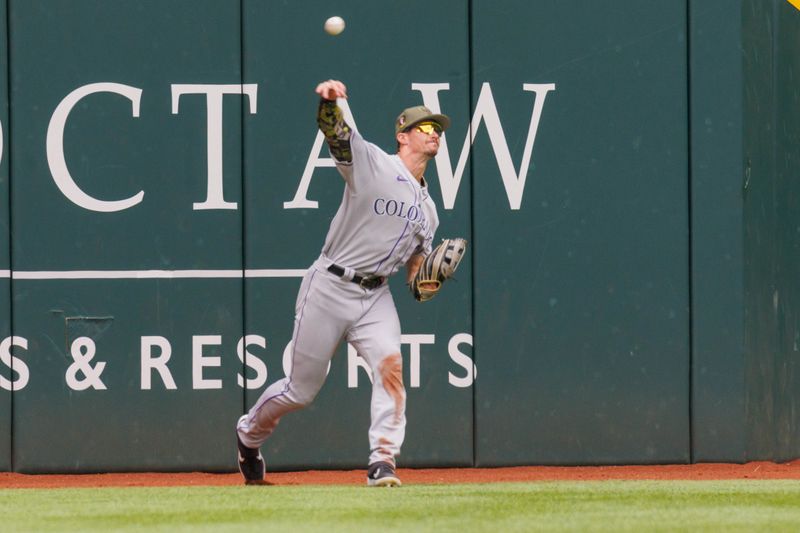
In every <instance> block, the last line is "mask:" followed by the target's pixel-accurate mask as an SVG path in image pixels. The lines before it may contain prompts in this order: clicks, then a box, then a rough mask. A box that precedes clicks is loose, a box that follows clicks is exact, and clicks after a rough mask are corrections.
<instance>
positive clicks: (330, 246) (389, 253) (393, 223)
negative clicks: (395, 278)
mask: <svg viewBox="0 0 800 533" xmlns="http://www.w3.org/2000/svg"><path fill="white" fill-rule="evenodd" d="M350 148H351V150H352V162H346V161H338V160H336V158H334V161H335V162H336V168H337V169H338V170H339V173H340V174H341V175H342V177H343V178H344V180H345V188H344V193H343V195H342V203H341V205H340V206H339V210H338V211H337V213H336V216H335V217H334V218H333V221H332V222H331V225H330V229H329V230H328V235H327V237H326V238H325V245H324V246H323V248H322V254H323V256H325V257H326V258H328V259H329V260H331V261H333V262H334V263H336V264H337V265H339V266H341V267H346V268H352V269H354V270H355V271H357V272H359V273H361V274H367V275H372V274H374V275H377V276H389V275H391V274H394V273H395V272H397V271H398V270H399V269H400V267H402V266H403V265H404V264H405V263H406V261H408V259H409V258H410V257H411V256H412V255H413V254H415V253H423V254H425V255H427V254H429V253H430V252H431V246H432V243H433V235H434V233H435V232H436V228H437V227H438V226H439V216H438V215H437V213H436V206H435V204H434V203H433V200H432V199H431V197H430V195H429V194H428V187H427V185H421V184H420V183H419V182H418V181H417V180H416V179H415V178H414V176H413V175H412V174H411V172H409V170H408V169H407V168H406V166H405V164H404V163H403V161H402V160H401V159H400V156H398V155H396V154H394V155H389V154H387V153H386V152H384V151H383V150H381V149H380V148H378V147H377V146H375V145H374V144H372V143H369V142H367V141H365V140H364V138H363V137H361V135H360V134H359V133H358V132H356V131H353V132H352V135H351V137H350Z"/></svg>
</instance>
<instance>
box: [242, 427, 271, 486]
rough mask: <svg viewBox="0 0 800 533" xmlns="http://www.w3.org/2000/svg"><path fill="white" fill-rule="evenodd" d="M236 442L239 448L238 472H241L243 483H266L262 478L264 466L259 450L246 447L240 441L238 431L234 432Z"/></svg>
mask: <svg viewBox="0 0 800 533" xmlns="http://www.w3.org/2000/svg"><path fill="white" fill-rule="evenodd" d="M236 443H237V445H238V446H237V447H238V448H239V453H238V456H239V472H241V473H242V477H243V478H244V484H245V485H268V483H267V482H266V481H265V480H264V474H265V473H266V468H265V466H264V458H263V457H262V456H261V450H259V449H254V448H248V447H247V446H245V445H244V444H243V443H242V440H241V439H240V438H239V432H238V431H237V432H236Z"/></svg>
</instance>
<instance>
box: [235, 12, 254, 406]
mask: <svg viewBox="0 0 800 533" xmlns="http://www.w3.org/2000/svg"><path fill="white" fill-rule="evenodd" d="M244 44H245V41H244V0H239V80H240V84H241V88H242V98H241V100H240V103H241V108H240V109H241V115H240V122H239V136H240V139H239V141H240V145H239V148H240V154H239V157H240V161H239V164H240V165H241V167H240V173H241V174H240V175H241V180H242V181H241V202H242V211H241V217H240V221H241V235H242V236H241V245H242V271H244V270H245V269H246V268H247V189H246V183H247V179H246V178H247V165H246V159H245V156H246V150H245V117H246V115H247V113H246V111H245V98H244V97H245V94H244V84H245V72H244V65H245V59H244ZM256 102H258V92H256ZM247 105H248V106H251V105H253V104H252V102H250V101H249V100H248V101H247ZM248 109H249V107H248ZM241 291H242V324H241V325H242V337H241V338H242V352H243V353H242V355H243V357H242V368H241V372H242V376H243V378H244V386H243V387H242V408H241V411H242V412H246V410H247V378H246V374H245V370H246V368H245V366H246V365H245V357H244V352H245V351H246V350H247V343H246V342H244V339H245V336H246V335H247V333H246V331H247V278H246V277H245V276H242V285H241Z"/></svg>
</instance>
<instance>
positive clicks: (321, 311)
mask: <svg viewBox="0 0 800 533" xmlns="http://www.w3.org/2000/svg"><path fill="white" fill-rule="evenodd" d="M333 281H336V282H338V281H339V280H338V279H336V280H333ZM339 293H340V290H339V288H338V287H337V284H336V283H332V280H331V278H330V275H329V274H328V273H327V272H320V271H318V270H316V269H315V268H313V267H312V268H311V269H309V272H308V274H306V276H305V278H304V279H303V283H302V285H301V286H300V291H299V293H298V297H297V304H296V306H295V322H294V333H293V336H292V344H291V359H290V361H291V369H290V371H289V375H288V376H287V377H285V378H283V379H281V380H279V381H277V382H275V383H273V384H272V385H270V386H269V387H267V389H266V390H265V391H264V392H263V393H262V394H261V396H260V397H259V399H258V401H256V403H255V404H254V405H253V407H252V408H251V409H250V411H249V412H248V413H247V414H246V415H244V416H242V417H241V418H240V419H239V421H238V423H237V426H236V433H237V437H238V439H239V442H241V443H242V445H243V446H244V448H245V451H247V450H248V449H249V450H256V451H257V450H258V449H259V448H260V447H261V445H262V444H264V442H265V441H266V440H267V438H268V437H269V436H270V435H271V434H272V432H273V431H274V429H275V427H276V426H277V425H278V422H279V421H280V419H281V417H283V416H284V415H285V414H287V413H289V412H291V411H296V410H297V409H301V408H303V407H305V406H306V405H308V404H309V403H311V402H312V401H313V399H314V398H315V397H316V395H317V393H318V392H319V390H320V388H321V387H322V384H323V383H324V382H325V377H326V376H327V372H328V363H329V362H330V360H331V357H333V353H334V351H335V350H336V346H337V345H338V343H339V341H340V340H341V338H342V335H343V334H344V331H345V329H346V327H347V316H346V315H347V313H346V312H344V310H345V307H346V302H344V301H343V300H342V295H341V294H339ZM240 452H241V450H240ZM251 455H252V454H251ZM241 462H242V461H241V460H240V464H241ZM255 462H256V460H255V459H253V460H251V461H249V463H255ZM245 463H248V461H247V457H246V456H245ZM256 466H257V465H256ZM245 470H247V468H242V474H243V475H244V476H245V479H246V480H248V476H247V474H246V473H245ZM256 475H257V474H256Z"/></svg>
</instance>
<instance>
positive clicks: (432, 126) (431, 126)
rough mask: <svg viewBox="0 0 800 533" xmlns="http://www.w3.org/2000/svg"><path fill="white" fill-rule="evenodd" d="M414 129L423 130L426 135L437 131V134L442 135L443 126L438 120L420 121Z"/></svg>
mask: <svg viewBox="0 0 800 533" xmlns="http://www.w3.org/2000/svg"><path fill="white" fill-rule="evenodd" d="M414 129H416V130H417V131H421V132H422V133H424V134H425V135H430V134H431V133H433V132H434V131H435V132H436V134H437V135H439V136H440V137H441V136H442V127H441V126H440V125H439V124H438V123H436V122H420V123H419V124H417V125H415V126H414Z"/></svg>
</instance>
